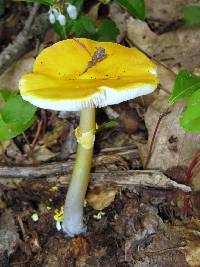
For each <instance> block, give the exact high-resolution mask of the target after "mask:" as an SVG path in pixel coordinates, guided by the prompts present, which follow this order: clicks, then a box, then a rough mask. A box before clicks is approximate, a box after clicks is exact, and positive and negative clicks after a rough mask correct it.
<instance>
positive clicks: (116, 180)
mask: <svg viewBox="0 0 200 267" xmlns="http://www.w3.org/2000/svg"><path fill="white" fill-rule="evenodd" d="M61 167H62V169H61ZM67 167H68V169H67ZM71 167H72V164H71V163H70V164H69V162H68V163H62V165H56V164H55V163H52V164H51V165H50V164H48V165H47V164H46V165H44V166H38V167H13V168H15V169H11V170H12V176H11V172H9V173H6V171H9V168H7V170H5V168H4V172H3V173H4V175H3V174H2V171H1V170H2V167H1V169H0V171H1V177H2V178H0V183H1V182H2V181H3V180H4V181H5V179H9V178H11V179H16V178H18V179H19V178H20V179H24V178H26V179H27V178H30V179H33V178H42V177H43V178H44V177H45V178H47V180H48V181H49V182H58V183H61V184H68V183H69V181H70V177H71V173H70V171H71ZM50 169H51V175H49V173H50V171H49V170H50ZM14 171H15V174H14V173H13V172H14ZM47 172H48V175H47ZM103 184H106V185H115V186H120V187H125V188H129V189H131V188H134V187H153V188H158V189H173V188H175V189H180V190H182V191H184V192H190V191H191V188H190V187H189V186H187V185H183V184H178V183H177V182H175V181H172V180H170V179H169V178H168V177H166V176H165V175H164V174H163V173H162V172H160V171H157V170H146V171H139V170H136V171H135V170H131V171H109V172H95V173H92V174H91V182H90V185H91V186H96V185H103Z"/></svg>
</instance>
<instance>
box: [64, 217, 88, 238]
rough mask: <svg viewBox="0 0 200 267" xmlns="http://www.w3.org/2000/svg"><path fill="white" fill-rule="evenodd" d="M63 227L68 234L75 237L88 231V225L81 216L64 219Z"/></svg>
mask: <svg viewBox="0 0 200 267" xmlns="http://www.w3.org/2000/svg"><path fill="white" fill-rule="evenodd" d="M62 229H63V232H64V233H65V234H67V236H70V237H74V236H76V235H79V234H82V233H85V232H86V231H87V226H86V225H85V224H84V223H83V222H82V221H81V220H80V217H79V218H78V217H77V216H73V217H71V218H68V219H66V220H64V222H63V224H62Z"/></svg>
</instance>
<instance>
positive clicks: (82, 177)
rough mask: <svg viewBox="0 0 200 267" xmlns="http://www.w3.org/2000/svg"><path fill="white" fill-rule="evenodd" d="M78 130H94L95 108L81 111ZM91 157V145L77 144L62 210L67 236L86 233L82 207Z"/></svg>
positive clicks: (82, 131) (63, 226) (86, 131)
mask: <svg viewBox="0 0 200 267" xmlns="http://www.w3.org/2000/svg"><path fill="white" fill-rule="evenodd" d="M79 129H80V132H81V133H83V134H84V133H88V132H90V131H94V132H95V129H96V123H95V108H86V109H83V110H82V111H81V114H80V124H79ZM92 156H93V145H92V146H91V148H85V147H84V145H83V144H81V143H79V144H78V148H77V154H76V161H75V165H74V169H73V173H72V178H71V182H70V185H69V189H68V192H67V196H66V200H65V208H64V221H63V224H62V228H63V231H64V232H65V233H66V234H68V235H69V236H74V235H78V234H80V233H83V232H85V231H86V226H85V225H84V223H83V205H84V200H85V194H86V191H87V187H88V183H89V179H90V169H91V162H92Z"/></svg>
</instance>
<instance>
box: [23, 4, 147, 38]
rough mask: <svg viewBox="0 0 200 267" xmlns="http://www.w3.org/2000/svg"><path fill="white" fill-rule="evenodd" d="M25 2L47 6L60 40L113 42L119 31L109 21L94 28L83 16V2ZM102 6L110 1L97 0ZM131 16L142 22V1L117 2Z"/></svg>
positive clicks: (143, 13) (89, 18) (87, 17)
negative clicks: (70, 38)
mask: <svg viewBox="0 0 200 267" xmlns="http://www.w3.org/2000/svg"><path fill="white" fill-rule="evenodd" d="M25 1H26V2H32V3H40V4H44V5H48V6H49V11H48V14H49V21H50V23H51V24H52V27H53V29H54V31H55V32H56V33H57V34H58V35H59V36H60V37H61V38H62V39H67V38H69V37H84V38H90V39H93V40H97V41H105V42H106V41H110V42H114V41H115V40H116V37H117V35H118V34H119V29H118V28H117V26H116V24H115V23H114V21H112V20H111V19H106V20H103V21H102V22H101V24H100V26H98V27H97V26H96V25H95V23H94V21H93V19H92V18H91V17H90V16H88V15H87V14H84V12H83V6H84V3H85V2H86V1H85V0H67V1H53V0H25ZM99 2H100V3H102V4H103V5H109V4H110V2H111V1H110V0H99ZM117 2H118V3H119V4H120V5H121V6H123V7H124V8H126V9H127V10H128V12H129V13H130V14H132V15H133V16H135V17H137V18H139V19H141V20H144V18H145V3H144V0H117Z"/></svg>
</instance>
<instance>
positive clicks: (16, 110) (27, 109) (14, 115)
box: [1, 94, 37, 124]
mask: <svg viewBox="0 0 200 267" xmlns="http://www.w3.org/2000/svg"><path fill="white" fill-rule="evenodd" d="M36 110H37V108H36V107H35V106H33V105H31V104H30V103H29V102H27V101H25V100H23V99H22V97H21V96H20V95H13V94H11V95H10V97H9V98H8V99H7V101H6V102H5V104H4V106H3V110H2V112H1V115H2V119H3V120H4V122H5V123H21V124H26V123H28V122H29V121H30V120H31V119H32V117H33V116H34V114H35V112H36Z"/></svg>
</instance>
